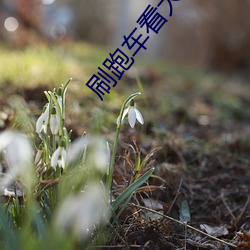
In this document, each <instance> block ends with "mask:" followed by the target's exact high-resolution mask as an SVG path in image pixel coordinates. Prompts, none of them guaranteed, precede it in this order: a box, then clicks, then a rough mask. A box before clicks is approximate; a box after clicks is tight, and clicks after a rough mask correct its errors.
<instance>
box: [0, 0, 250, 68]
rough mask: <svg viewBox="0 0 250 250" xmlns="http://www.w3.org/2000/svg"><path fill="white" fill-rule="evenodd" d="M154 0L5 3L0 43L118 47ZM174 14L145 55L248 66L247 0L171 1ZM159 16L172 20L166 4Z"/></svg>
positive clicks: (249, 5)
mask: <svg viewBox="0 0 250 250" xmlns="http://www.w3.org/2000/svg"><path fill="white" fill-rule="evenodd" d="M148 4H151V5H153V6H154V5H156V4H158V1H155V0H136V1H133V0H126V1H122V0H105V1H103V0H82V1H80V0H71V1H69V0H68V1H67V0H1V1H0V24H1V25H0V39H1V41H2V42H4V43H6V44H8V46H13V47H18V48H20V47H22V46H26V45H27V44H30V43H33V42H35V43H38V42H45V41H46V42H60V41H65V40H72V39H73V40H84V41H87V42H91V43H94V44H100V45H102V46H103V45H105V46H109V47H118V46H119V45H120V44H121V43H122V39H123V35H125V34H129V32H130V31H131V29H132V28H134V27H135V26H136V21H137V19H138V17H139V15H140V14H141V13H142V11H143V10H144V9H145V8H146V7H147V5H148ZM173 9H174V12H173V16H172V17H171V18H169V22H168V23H167V24H166V25H165V26H164V28H163V29H162V30H161V31H160V33H159V34H158V35H156V36H152V38H151V39H150V40H149V41H148V42H147V45H148V50H147V52H143V53H140V56H141V57H143V56H144V57H146V58H160V59H163V60H170V61H173V62H177V63H184V64H194V65H201V66H204V67H207V68H209V69H216V70H222V71H232V70H247V69H248V67H249V64H250V52H249V51H250V49H249V44H250V32H249V31H250V30H249V29H250V26H249V20H250V16H249V10H250V2H249V1H248V0H241V1H240V3H239V2H238V1H237V0H220V1H216V0H210V1H202V0H185V1H183V0H182V1H179V2H173ZM159 12H160V13H161V14H162V15H165V16H166V17H167V16H168V13H169V6H168V3H167V2H165V3H164V4H162V5H161V7H160V10H159Z"/></svg>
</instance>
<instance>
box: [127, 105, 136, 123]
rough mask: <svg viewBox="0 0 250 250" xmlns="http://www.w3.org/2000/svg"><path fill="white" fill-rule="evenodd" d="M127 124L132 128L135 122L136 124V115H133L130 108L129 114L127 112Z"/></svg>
mask: <svg viewBox="0 0 250 250" xmlns="http://www.w3.org/2000/svg"><path fill="white" fill-rule="evenodd" d="M128 122H129V125H130V126H131V127H132V128H134V126H135V122H136V113H135V108H134V107H130V109H129V112H128Z"/></svg>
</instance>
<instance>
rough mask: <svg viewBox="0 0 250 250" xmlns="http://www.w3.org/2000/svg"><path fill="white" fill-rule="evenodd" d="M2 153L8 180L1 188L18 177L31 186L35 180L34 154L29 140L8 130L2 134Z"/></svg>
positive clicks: (0, 142)
mask: <svg viewBox="0 0 250 250" xmlns="http://www.w3.org/2000/svg"><path fill="white" fill-rule="evenodd" d="M0 152H2V155H3V157H4V159H5V162H6V163H7V167H8V170H7V173H6V175H5V177H6V178H5V179H3V180H1V188H2V187H4V186H6V185H8V183H9V182H12V181H13V179H15V178H17V177H18V176H19V177H21V178H22V179H23V180H24V181H25V184H26V185H27V186H29V185H30V184H31V183H32V179H33V177H32V175H33V172H32V155H33V153H32V147H31V144H30V141H29V140H28V138H27V137H26V136H25V135H23V134H21V133H17V132H13V131H9V130H6V131H4V132H2V133H0Z"/></svg>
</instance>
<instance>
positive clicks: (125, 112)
mask: <svg viewBox="0 0 250 250" xmlns="http://www.w3.org/2000/svg"><path fill="white" fill-rule="evenodd" d="M128 111H129V108H126V109H124V111H123V115H122V120H123V119H124V117H125V116H126V114H127V113H128Z"/></svg>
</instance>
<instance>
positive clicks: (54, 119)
mask: <svg viewBox="0 0 250 250" xmlns="http://www.w3.org/2000/svg"><path fill="white" fill-rule="evenodd" d="M50 130H51V133H52V134H53V135H56V134H57V133H58V131H59V120H58V116H57V115H51V117H50Z"/></svg>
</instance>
